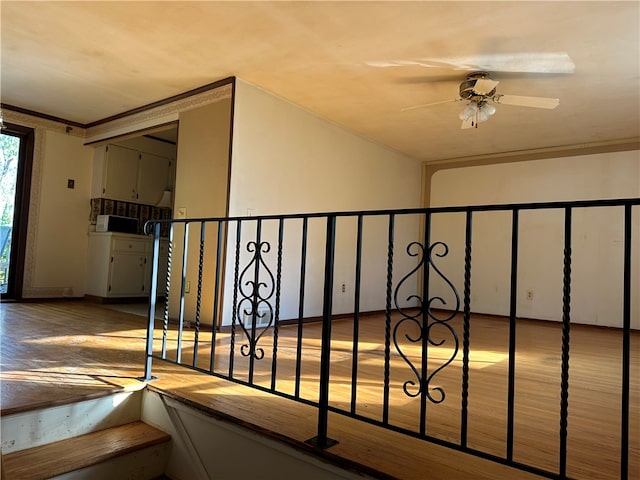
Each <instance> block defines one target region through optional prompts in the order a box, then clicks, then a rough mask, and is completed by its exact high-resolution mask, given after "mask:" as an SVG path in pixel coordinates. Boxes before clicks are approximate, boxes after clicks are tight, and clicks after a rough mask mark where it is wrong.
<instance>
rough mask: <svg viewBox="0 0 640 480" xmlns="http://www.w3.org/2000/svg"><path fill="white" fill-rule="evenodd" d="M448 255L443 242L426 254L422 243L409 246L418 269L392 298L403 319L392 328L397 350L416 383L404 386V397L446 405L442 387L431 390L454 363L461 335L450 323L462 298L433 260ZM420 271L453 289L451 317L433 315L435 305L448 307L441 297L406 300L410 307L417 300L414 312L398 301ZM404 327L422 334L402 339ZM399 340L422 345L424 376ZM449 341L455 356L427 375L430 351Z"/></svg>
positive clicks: (401, 282) (398, 287) (409, 274)
mask: <svg viewBox="0 0 640 480" xmlns="http://www.w3.org/2000/svg"><path fill="white" fill-rule="evenodd" d="M436 249H441V250H442V251H440V252H437V251H435V250H436ZM448 253H449V247H448V246H447V245H446V244H445V243H443V242H435V243H433V244H431V246H430V247H429V248H428V249H426V252H425V246H424V245H423V244H421V243H419V242H411V243H410V244H409V245H407V254H408V255H409V256H411V257H418V260H419V261H418V263H417V265H416V266H415V267H414V268H413V269H412V270H411V271H410V272H409V273H408V274H407V275H405V276H404V277H403V278H402V279H401V280H400V282H398V285H397V286H396V289H395V292H394V295H393V300H394V303H395V306H396V309H397V311H398V312H399V313H400V315H401V316H402V317H401V318H400V320H399V321H398V322H397V323H396V325H395V327H394V328H393V343H394V345H395V347H396V350H397V351H398V353H399V354H400V356H401V357H402V359H403V360H404V361H405V362H406V363H407V365H409V367H410V368H411V370H412V371H413V374H414V375H415V378H416V380H413V379H410V380H407V381H406V382H404V384H403V385H402V389H403V390H404V393H405V394H406V395H407V396H409V397H417V396H419V395H421V394H424V395H425V397H426V398H428V399H429V401H431V402H432V403H441V402H443V401H444V399H445V396H446V395H445V391H444V389H443V388H442V387H430V385H431V381H432V380H433V378H434V377H435V376H436V375H437V374H438V372H440V371H441V370H442V369H444V368H445V367H446V366H447V365H449V364H450V363H451V362H453V359H454V358H455V357H456V355H457V354H458V345H459V342H458V335H457V333H456V331H455V330H454V329H453V327H452V326H451V325H450V324H449V321H450V320H452V319H453V318H454V317H455V316H456V314H457V313H458V310H459V308H460V297H459V295H458V292H457V290H456V288H455V287H454V286H453V284H452V283H451V282H450V281H449V279H447V277H445V276H444V275H443V273H442V272H441V271H440V269H439V268H438V267H437V265H436V264H435V262H434V258H433V256H434V255H435V256H436V257H440V258H442V257H445V256H446V255H447V254H448ZM421 268H422V269H427V273H428V272H429V269H430V268H433V270H434V271H435V272H436V274H437V275H438V276H439V277H440V278H442V280H444V282H445V283H446V284H447V285H448V286H449V288H451V290H452V292H453V295H454V296H455V299H456V305H455V308H454V309H453V310H452V311H451V313H450V314H448V315H446V316H444V317H442V318H440V317H438V316H436V315H435V314H434V313H433V311H432V305H433V304H434V302H437V303H439V304H441V305H442V306H444V305H446V302H445V300H444V299H443V298H442V297H438V296H433V297H431V298H423V297H424V296H423V295H416V294H413V295H409V296H408V297H407V298H406V301H407V302H408V303H411V301H412V300H415V301H416V302H417V303H418V308H417V309H415V308H414V307H402V306H401V305H400V303H399V301H398V295H399V292H400V288H401V287H402V285H403V283H405V282H406V281H407V280H408V279H409V278H411V277H412V276H413V275H414V274H416V273H417V272H418V271H419V270H420V269H421ZM424 282H427V285H426V286H428V282H429V277H428V275H425V276H424ZM426 286H425V287H426ZM424 291H425V292H428V288H424ZM405 324H408V326H409V327H412V326H415V327H417V329H418V332H419V333H418V334H417V335H416V336H412V335H410V334H408V333H406V334H404V336H403V335H400V333H399V330H400V327H401V326H403V325H405ZM405 326H407V325H405ZM438 330H441V331H442V332H441V333H440V334H439V335H438V334H437V331H438ZM399 337H404V338H405V339H406V340H408V341H409V342H412V343H419V342H421V343H422V352H421V358H422V359H423V361H422V365H423V367H422V368H423V369H424V370H425V371H424V372H421V371H420V369H419V368H418V367H416V366H415V365H414V364H413V363H412V362H411V360H410V359H409V357H408V355H407V354H406V353H405V352H404V351H403V350H402V348H401V346H400V342H399V341H400V340H401V338H399ZM447 340H451V341H452V342H453V347H454V348H453V353H452V354H451V356H450V357H449V358H448V359H447V360H446V361H445V362H444V363H443V364H442V365H440V366H439V367H438V368H436V369H435V370H433V371H432V372H430V373H428V372H427V371H426V365H427V361H426V360H427V354H428V352H427V350H428V347H429V346H434V347H439V346H442V345H444V344H445V343H446V342H447Z"/></svg>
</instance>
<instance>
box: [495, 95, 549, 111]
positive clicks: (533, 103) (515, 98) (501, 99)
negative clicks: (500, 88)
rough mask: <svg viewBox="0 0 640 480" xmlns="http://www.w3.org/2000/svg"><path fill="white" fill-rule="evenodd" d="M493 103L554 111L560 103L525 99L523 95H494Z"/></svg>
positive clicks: (543, 98)
mask: <svg viewBox="0 0 640 480" xmlns="http://www.w3.org/2000/svg"><path fill="white" fill-rule="evenodd" d="M493 101H494V102H496V103H500V104H502V105H517V106H519V107H534V108H548V109H550V110H551V109H554V108H556V107H557V106H558V104H559V103H560V100H559V99H557V98H546V97H527V96H523V95H495V96H494V97H493Z"/></svg>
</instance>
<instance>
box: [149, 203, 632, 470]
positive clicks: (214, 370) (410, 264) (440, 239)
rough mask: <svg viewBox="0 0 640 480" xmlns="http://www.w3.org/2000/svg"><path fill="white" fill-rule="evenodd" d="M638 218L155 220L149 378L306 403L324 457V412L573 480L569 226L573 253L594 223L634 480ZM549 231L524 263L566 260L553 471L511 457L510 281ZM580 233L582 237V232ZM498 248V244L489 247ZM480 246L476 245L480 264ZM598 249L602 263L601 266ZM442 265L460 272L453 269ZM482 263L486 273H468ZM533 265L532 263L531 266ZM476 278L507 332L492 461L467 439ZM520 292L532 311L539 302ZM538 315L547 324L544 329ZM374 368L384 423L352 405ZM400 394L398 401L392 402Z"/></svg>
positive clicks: (615, 210) (380, 215)
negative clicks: (444, 421)
mask: <svg viewBox="0 0 640 480" xmlns="http://www.w3.org/2000/svg"><path fill="white" fill-rule="evenodd" d="M639 205H640V199H622V200H600V201H577V202H557V203H535V204H514V205H486V206H471V207H443V208H430V209H413V210H395V211H370V212H341V213H322V214H303V215H270V216H261V217H233V218H204V219H199V218H198V219H180V220H157V221H151V222H149V223H148V224H147V226H146V229H147V232H148V233H152V234H153V235H154V256H153V261H152V266H153V267H152V269H153V273H152V280H151V294H150V308H149V322H148V339H147V352H146V353H147V361H146V370H145V377H146V378H147V379H151V378H152V360H153V359H162V360H164V361H167V362H172V363H175V364H179V365H181V366H184V367H186V368H190V369H195V370H197V371H200V372H203V373H207V374H210V375H214V376H216V377H220V378H224V379H226V380H229V381H232V382H236V383H240V384H243V385H247V386H250V387H252V388H256V389H259V390H262V391H266V392H270V393H272V394H275V395H279V396H281V397H285V398H288V399H291V400H294V401H298V402H302V403H305V404H308V405H312V406H314V407H316V408H317V411H318V427H317V435H316V436H315V437H314V438H313V439H310V440H309V443H311V444H313V445H315V446H317V447H319V448H327V447H330V446H331V445H332V444H333V443H334V442H335V440H333V439H330V438H329V437H328V435H327V431H328V413H329V412H335V413H338V414H342V415H346V416H349V417H352V418H355V419H358V420H361V421H363V422H367V423H369V424H373V425H377V426H379V427H382V428H387V429H391V430H393V431H396V432H401V433H404V434H406V435H409V436H411V437H415V438H419V439H423V440H426V441H430V442H434V443H436V444H439V445H444V446H447V447H450V448H453V449H455V450H458V451H463V452H467V453H470V454H473V455H476V456H479V457H482V458H485V459H489V460H493V461H496V462H499V463H502V464H506V465H509V466H512V467H516V468H519V469H522V470H525V471H528V472H532V473H535V474H538V475H541V476H543V477H547V478H558V479H564V478H571V472H570V471H568V467H567V465H568V460H567V451H568V426H569V421H570V417H569V411H570V399H569V392H570V391H571V389H570V383H569V378H570V377H569V372H570V364H571V362H570V346H571V341H570V333H571V329H572V325H573V324H574V323H579V322H580V321H581V320H582V319H580V318H578V319H574V318H572V305H574V303H573V302H574V300H573V299H572V282H575V280H576V278H574V275H573V273H572V266H575V265H576V260H575V259H574V258H573V256H574V250H573V249H574V244H576V245H577V242H576V223H579V224H580V226H579V228H578V230H579V235H580V237H581V240H580V241H581V242H583V243H584V242H587V243H588V240H587V238H588V236H589V235H593V234H594V232H595V233H596V234H597V235H600V234H601V233H602V231H603V225H607V228H605V230H607V231H608V232H609V230H611V231H610V232H609V233H607V235H609V234H610V235H612V237H611V238H609V237H607V238H606V239H605V240H606V242H609V243H610V244H612V245H613V244H615V245H617V247H616V248H614V249H613V250H611V249H609V250H608V252H607V255H613V257H612V258H613V260H611V259H604V260H603V261H604V262H608V263H612V262H613V263H616V262H618V263H619V264H620V266H621V268H620V269H619V272H618V273H619V276H618V277H617V278H618V279H620V285H621V287H620V288H621V291H618V293H617V294H618V295H619V297H620V301H621V308H620V310H621V319H620V322H619V324H616V325H613V326H616V327H618V328H619V331H620V332H621V344H620V351H621V363H620V386H621V390H620V394H619V401H620V407H619V408H620V416H621V418H620V422H619V428H620V432H619V444H618V447H619V449H618V450H616V451H619V458H618V461H617V463H618V467H617V469H618V472H619V473H618V477H617V478H621V479H627V478H631V477H630V473H629V465H630V460H629V457H630V450H631V449H630V443H629V438H630V431H629V427H630V411H631V409H632V407H633V408H636V409H637V408H638V405H637V404H634V405H631V403H630V402H631V397H630V368H631V337H632V335H634V334H635V332H633V331H632V321H633V322H637V321H638V320H637V318H636V317H637V316H638V315H640V313H639V312H638V311H637V310H638V305H640V301H639V300H638V299H639V293H638V290H639V287H638V283H637V282H638V281H639V280H640V279H638V277H637V274H638V272H637V270H638V269H639V265H640V261H639V258H640V252H639V251H638V250H640V249H638V246H639V245H640V243H639V242H638V236H639V233H638V229H639V228H640V227H639V225H638V224H639V223H640V222H639V218H640V207H639ZM594 211H602V212H605V213H604V217H606V218H604V219H598V218H596V219H595V220H594V219H593V218H592V214H591V212H594ZM529 212H535V215H538V217H536V220H535V221H533V222H529V223H530V225H528V227H527V229H526V231H523V228H524V227H523V223H524V222H523V216H525V215H529ZM585 212H587V213H585ZM576 214H578V215H579V216H581V218H580V221H579V222H576V221H575V217H576ZM492 215H496V216H499V217H500V218H501V219H502V220H501V221H500V222H501V224H502V225H504V226H505V228H504V229H502V230H501V231H498V230H497V229H496V228H495V225H494V224H488V225H489V226H488V227H487V225H485V226H484V227H483V229H484V230H485V237H486V238H485V240H482V241H481V235H478V238H476V234H475V230H474V227H475V226H477V225H481V224H482V222H484V221H485V220H486V218H488V217H489V216H492ZM547 217H549V218H553V219H555V220H553V221H551V223H553V225H554V227H553V228H551V230H557V232H556V233H555V234H554V235H555V237H554V238H559V239H560V240H561V244H562V245H560V246H559V247H558V251H557V252H556V253H552V252H551V251H550V250H551V249H549V248H548V247H547V246H545V245H546V244H545V245H542V246H540V248H541V249H542V251H540V250H537V251H536V253H535V254H534V255H533V256H534V257H536V258H535V259H534V260H533V264H534V266H535V263H537V262H539V261H543V260H544V258H543V257H545V255H547V254H549V255H550V256H553V257H554V258H557V259H558V260H559V261H560V265H559V266H558V268H557V272H556V273H557V275H556V277H558V281H557V284H558V286H559V290H560V291H559V292H556V293H555V295H556V296H557V297H558V299H559V301H557V302H555V303H554V302H551V303H552V304H554V305H558V306H559V308H558V309H557V316H556V318H548V319H555V320H558V323H557V324H559V325H561V327H560V328H561V338H562V340H561V346H560V351H559V353H558V357H559V363H560V366H559V370H560V371H559V378H558V380H557V381H558V383H559V388H560V391H559V392H558V393H559V395H558V398H559V405H557V409H558V412H559V413H558V417H559V421H558V424H557V432H556V435H557V439H558V448H557V452H556V453H555V459H554V460H553V461H552V462H550V463H551V464H552V465H553V467H552V468H551V467H549V466H548V463H545V464H540V463H536V462H525V461H521V460H519V459H518V457H517V456H516V455H515V454H514V445H515V444H516V442H515V423H516V420H517V416H516V402H515V391H516V379H517V375H516V370H517V357H516V338H517V337H516V331H517V327H518V325H519V322H520V321H521V320H520V319H521V317H523V316H526V315H523V314H522V312H521V311H520V310H523V308H521V306H522V295H523V292H522V291H521V290H522V289H521V288H520V287H519V282H522V283H526V282H529V280H530V279H529V280H527V275H530V273H528V272H524V273H522V272H521V271H520V266H521V264H523V261H522V258H521V256H522V255H526V254H527V252H522V249H523V248H524V247H523V245H524V244H525V243H527V242H528V245H529V246H531V245H535V244H536V243H540V242H539V240H533V242H532V235H530V233H531V232H534V233H536V232H539V233H540V234H541V235H543V234H544V233H543V231H544V232H547V231H549V226H548V225H546V226H544V225H543V226H541V223H540V219H542V218H547ZM612 218H614V221H612V220H611V219H612ZM443 219H449V220H451V221H449V220H448V221H443ZM452 219H454V220H452ZM602 221H604V222H605V223H604V224H603V223H602ZM589 222H591V223H589ZM598 222H600V223H598ZM543 223H544V222H543ZM167 224H168V228H167ZM587 224H588V225H590V226H588V227H585V226H584V225H587ZM611 225H613V227H612V226H611ZM617 227H619V228H617ZM589 229H591V230H589ZM167 230H168V232H169V236H168V239H166V240H163V239H162V238H161V236H160V233H161V231H167ZM586 232H590V233H586ZM598 232H600V233H598ZM537 234H538V233H536V235H537ZM554 235H552V236H554ZM497 238H501V239H502V240H501V241H502V242H503V243H501V244H499V242H497V241H496V239H497ZM487 239H489V240H487ZM525 240H526V242H525ZM601 240H602V239H601ZM163 241H168V258H164V259H163V258H161V257H160V254H159V252H160V244H161V242H163ZM474 243H478V246H477V247H478V250H479V251H478V252H476V253H474V249H473V248H472V246H473V245H474ZM496 243H498V245H497V246H495V247H493V248H494V253H493V254H494V255H495V254H496V251H499V252H498V253H500V254H501V257H500V258H502V260H505V259H506V261H504V262H503V263H504V264H505V265H504V268H502V270H503V271H505V272H506V271H507V270H508V273H507V274H506V275H502V274H501V273H500V271H498V270H500V268H499V267H498V266H496V264H491V262H489V266H487V261H486V260H483V259H482V255H486V249H487V245H494V244H496ZM542 243H544V242H542ZM596 243H597V242H596ZM580 245H581V246H580V248H581V254H582V258H581V259H580V260H579V261H580V265H582V264H583V263H587V264H588V263H589V262H593V261H594V257H593V251H592V250H589V248H588V246H587V247H584V245H582V244H580ZM618 247H621V250H620V249H618ZM527 248H529V247H527ZM598 248H599V247H596V251H597V252H600V253H602V249H601V248H600V249H599V250H598ZM449 256H455V257H456V258H457V260H449V259H448V257H449ZM489 257H491V255H489ZM585 257H586V262H585ZM476 263H479V264H481V265H480V266H479V267H476ZM528 263H529V264H531V263H532V261H531V259H529V262H528ZM507 265H508V266H507ZM528 268H531V267H528ZM580 268H582V267H580ZM165 269H166V271H167V276H166V279H167V280H166V291H167V296H166V300H165V301H164V311H163V315H162V318H161V320H160V321H159V322H160V324H159V326H158V327H156V323H157V322H158V321H157V320H155V319H154V316H155V311H156V297H157V295H156V294H157V292H159V291H160V290H158V285H157V281H158V280H157V279H158V277H159V273H164V270H165ZM580 271H581V272H582V271H583V269H582V270H580ZM634 272H635V273H634ZM501 275H502V276H504V277H505V279H504V281H502V284H500V285H499V283H500V282H499V281H498V280H496V278H497V277H500V276H501ZM544 275H551V273H544ZM616 275H617V273H616ZM472 280H474V281H473V283H474V284H476V285H479V286H481V287H484V285H485V284H487V283H490V282H494V281H495V282H496V286H495V291H496V292H499V293H500V292H501V293H503V294H504V295H503V297H504V301H503V302H502V306H499V305H497V304H496V307H495V311H487V307H482V308H483V309H484V310H485V311H484V313H489V314H495V315H504V317H506V318H507V319H508V339H507V340H506V345H505V346H504V350H505V351H506V352H508V353H507V354H506V356H507V359H506V361H507V363H508V367H507V388H506V400H505V403H506V415H505V417H506V418H504V419H503V421H504V423H505V425H506V431H505V434H504V437H505V438H504V442H502V445H503V447H504V451H503V452H501V453H500V452H496V450H495V449H491V448H484V446H483V445H482V444H481V442H478V441H476V440H474V441H471V439H470V434H469V422H470V419H471V417H472V415H473V413H472V412H471V409H470V397H469V386H470V381H471V379H472V377H473V375H474V373H473V372H472V367H473V365H474V364H473V360H472V359H471V356H472V355H473V354H474V351H473V347H472V344H471V341H470V328H471V323H472V317H473V313H472V312H474V313H475V311H476V310H475V308H476V304H477V305H480V304H481V303H482V302H481V301H480V300H479V299H478V297H477V295H476V296H473V295H472V293H473V290H472ZM606 281H607V282H614V280H613V279H608V280H606ZM543 282H547V283H548V280H543ZM634 282H635V283H634ZM192 283H193V284H194V285H192ZM550 283H553V282H550ZM632 283H633V285H632ZM194 288H195V291H194ZM478 290H479V291H480V290H481V289H480V288H479V289H478ZM458 292H461V295H460V294H459V293H458ZM529 293H530V296H531V297H532V296H533V292H527V295H529ZM579 295H583V296H584V295H590V294H589V293H588V292H587V293H585V292H580V293H579ZM498 303H500V302H498ZM525 310H526V309H525ZM371 311H374V312H376V311H377V312H379V313H380V315H379V317H381V318H383V319H384V320H383V322H382V323H383V325H380V330H379V332H380V336H379V337H378V340H377V342H378V343H379V345H380V348H381V349H382V351H381V352H380V349H375V348H368V349H365V348H364V347H363V346H362V345H360V343H361V342H360V340H361V329H362V328H363V326H365V325H370V324H372V322H375V320H372V319H371V318H372V317H368V316H367V317H365V313H368V312H371ZM534 313H535V312H534ZM525 314H526V312H525ZM545 315H546V316H547V317H549V315H548V314H544V315H542V316H543V317H544V316H545ZM532 316H533V317H535V315H532ZM551 317H553V315H551ZM342 318H348V319H350V323H349V326H350V327H349V328H350V329H351V330H350V332H349V338H346V337H345V335H344V332H342V333H341V335H342V336H341V337H340V345H341V346H340V348H334V347H332V342H334V343H335V342H336V338H335V336H334V334H333V333H332V329H335V328H336V327H335V325H337V324H336V321H337V320H338V319H342ZM309 320H317V321H321V322H322V323H321V325H322V328H321V335H320V336H319V338H317V337H314V338H313V339H312V340H313V341H314V342H317V344H314V346H313V347H309V346H308V344H309V342H310V340H309V338H308V337H307V336H306V332H307V330H308V328H309V327H308V326H307V323H306V322H307V321H309ZM378 323H379V322H378ZM586 323H589V322H588V321H587V322H586ZM156 328H160V329H161V330H162V337H161V339H160V340H154V331H155V329H156ZM636 328H637V327H636ZM367 341H368V342H371V339H370V338H368V339H367ZM345 345H347V346H345ZM374 350H375V351H374ZM283 352H284V354H286V355H284V354H283ZM372 355H373V356H376V355H377V358H379V359H380V361H381V364H382V365H383V367H382V371H381V372H379V376H378V377H377V379H374V380H373V381H372V383H373V384H375V385H373V386H370V387H367V388H369V390H372V389H373V390H375V391H378V390H379V393H380V396H381V404H380V408H379V411H376V412H374V413H372V412H370V411H365V409H364V408H363V406H362V405H361V403H360V392H361V388H362V387H361V386H360V384H359V380H361V379H362V378H364V377H365V376H366V377H367V379H369V380H371V378H373V377H371V375H372V374H371V373H366V372H365V368H369V367H367V362H366V361H365V360H367V359H371V358H372ZM285 356H286V359H285V358H284V357H285ZM310 357H312V358H313V362H314V363H313V365H314V366H313V368H312V369H311V373H312V374H311V375H309V367H308V365H307V363H309V358H310ZM318 357H319V358H318ZM335 361H338V362H339V363H340V364H341V367H340V368H341V369H343V370H344V369H346V371H348V372H349V374H348V375H347V376H348V377H349V378H347V380H346V381H345V383H346V385H347V389H346V390H347V391H348V392H349V393H348V395H347V397H348V398H340V399H338V397H337V396H336V395H333V396H332V395H331V388H332V381H333V379H332V374H331V370H332V366H333V365H334V362H335ZM454 362H455V364H456V368H457V370H456V372H458V371H459V379H458V380H457V381H456V382H458V386H457V387H456V386H455V384H452V383H451V382H445V381H441V380H440V378H441V377H444V375H443V373H444V372H445V371H447V369H451V368H453V367H452V364H453V363H454ZM318 363H319V365H318ZM334 368H337V367H334ZM373 375H375V374H373ZM445 384H446V386H445ZM636 388H637V384H636ZM377 389H378V390H377ZM342 390H343V391H344V390H345V389H342ZM398 395H402V396H404V400H403V401H401V402H398V401H397V399H398ZM450 397H451V398H450ZM338 400H339V401H338ZM412 401H415V402H417V407H416V408H414V409H413V410H411V411H412V412H413V415H415V419H414V420H415V423H414V425H408V424H407V423H406V422H400V421H397V420H396V418H395V417H396V414H395V412H396V404H398V403H403V404H406V403H409V402H412ZM447 402H450V403H451V402H455V405H456V406H455V407H454V410H458V411H459V416H457V419H458V422H457V423H458V425H457V427H455V431H454V433H453V434H452V433H451V432H449V433H442V432H433V431H431V430H430V429H429V427H428V423H429V420H428V419H429V415H430V412H431V411H432V410H431V409H432V408H434V406H438V405H440V404H445V403H447ZM596 414H597V412H594V415H596ZM501 421H502V420H501ZM636 441H637V439H636ZM636 456H637V452H636ZM635 461H637V459H636V460H635ZM609 473H611V472H609ZM614 478H616V477H614Z"/></svg>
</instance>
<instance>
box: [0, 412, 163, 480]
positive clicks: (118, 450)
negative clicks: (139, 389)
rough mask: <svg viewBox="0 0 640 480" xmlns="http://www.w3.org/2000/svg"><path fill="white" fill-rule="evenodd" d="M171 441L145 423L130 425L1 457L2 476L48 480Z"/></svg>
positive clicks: (9, 478) (9, 479) (8, 478)
mask: <svg viewBox="0 0 640 480" xmlns="http://www.w3.org/2000/svg"><path fill="white" fill-rule="evenodd" d="M170 439H171V437H170V436H169V435H168V434H167V433H165V432H163V431H161V430H158V429H157V428H154V427H152V426H150V425H148V424H146V423H144V422H132V423H128V424H126V425H121V426H119V427H113V428H107V429H105V430H100V431H97V432H93V433H89V434H86V435H80V436H78V437H73V438H69V439H66V440H60V441H58V442H54V443H49V444H47V445H41V446H39V447H34V448H29V449H26V450H20V451H17V452H13V453H9V454H7V455H4V458H3V460H4V462H3V467H4V469H3V474H4V475H5V476H6V478H7V480H12V479H16V480H17V479H20V480H41V479H47V478H51V477H55V476H57V475H62V474H64V473H68V472H73V471H75V470H79V469H81V468H85V467H88V466H91V465H95V464H97V463H100V462H104V461H106V460H109V459H112V458H116V457H119V456H122V455H126V454H128V453H131V452H135V451H138V450H141V449H143V448H147V447H151V446H154V445H158V444H161V443H164V442H168V441H169V440H170Z"/></svg>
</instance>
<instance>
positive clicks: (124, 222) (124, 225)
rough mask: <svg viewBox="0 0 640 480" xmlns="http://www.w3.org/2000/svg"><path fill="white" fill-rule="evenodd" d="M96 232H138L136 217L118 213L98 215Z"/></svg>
mask: <svg viewBox="0 0 640 480" xmlns="http://www.w3.org/2000/svg"><path fill="white" fill-rule="evenodd" d="M96 232H122V233H138V219H137V218H131V217H121V216H118V215H98V217H97V218H96Z"/></svg>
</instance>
